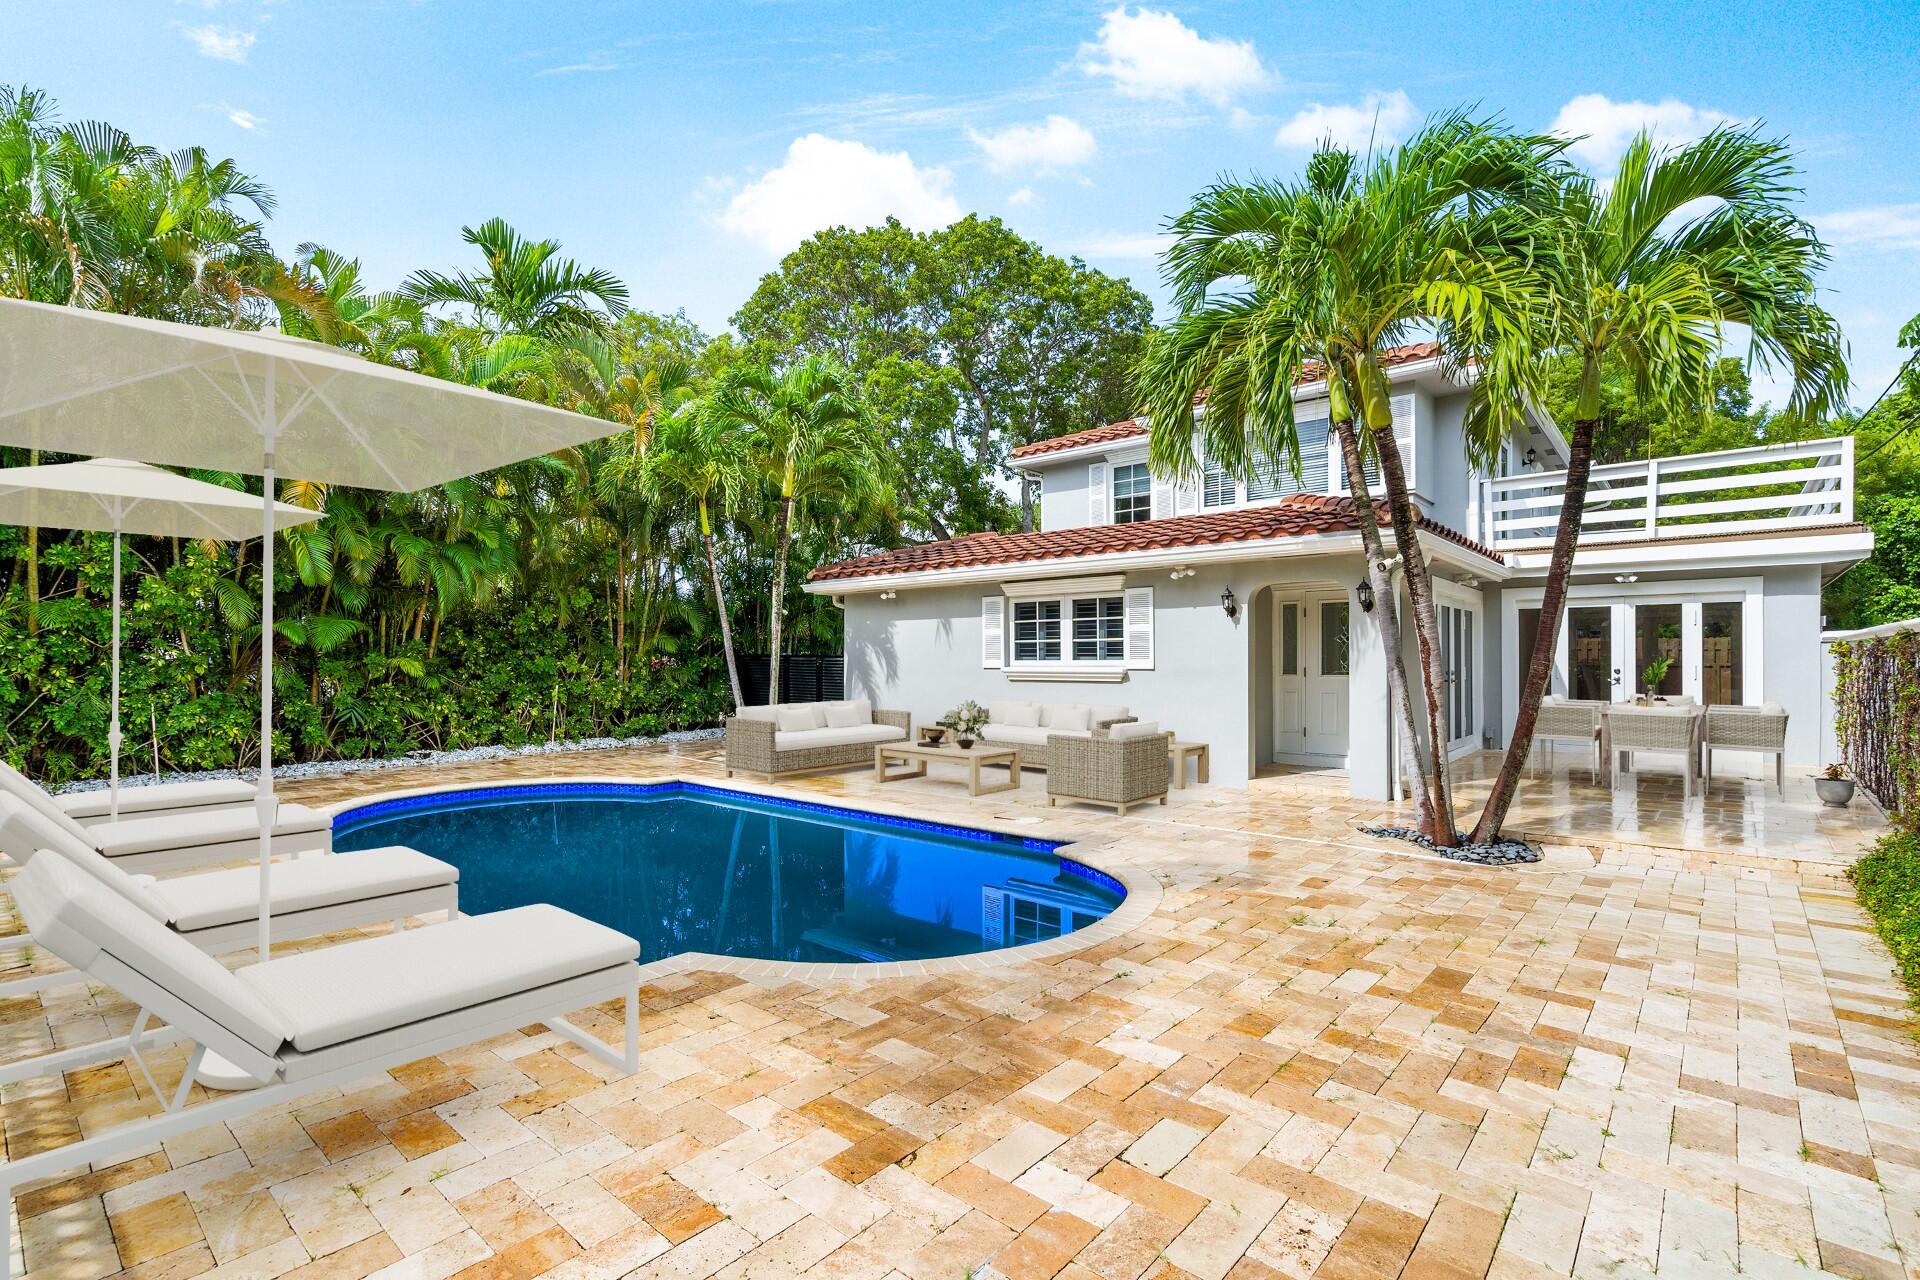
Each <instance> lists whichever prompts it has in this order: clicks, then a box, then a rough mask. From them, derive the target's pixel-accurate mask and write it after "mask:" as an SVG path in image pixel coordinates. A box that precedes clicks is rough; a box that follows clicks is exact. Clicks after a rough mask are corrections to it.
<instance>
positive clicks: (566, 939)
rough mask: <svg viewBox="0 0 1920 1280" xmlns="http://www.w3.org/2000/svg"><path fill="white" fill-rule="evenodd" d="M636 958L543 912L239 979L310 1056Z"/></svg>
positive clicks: (401, 937) (613, 941)
mask: <svg viewBox="0 0 1920 1280" xmlns="http://www.w3.org/2000/svg"><path fill="white" fill-rule="evenodd" d="M180 945H182V946H186V947H188V948H189V949H191V946H190V944H188V943H184V942H183V943H181V944H180ZM195 954H198V953H197V952H196V953H195ZM639 954H640V944H639V943H637V942H635V941H634V940H633V939H632V938H629V937H627V936H626V935H625V934H623V933H616V932H615V931H614V930H612V929H609V928H607V927H606V926H604V925H599V924H595V923H594V922H593V921H591V920H584V919H582V918H581V917H579V916H576V915H573V914H572V913H570V912H567V911H562V910H561V909H560V908H559V907H554V906H548V905H546V904H544V903H541V904H537V905H534V906H529V907H515V908H513V909H512V910H510V911H495V912H491V913H489V914H487V915H482V916H468V917H466V918H464V919H461V920H455V921H451V922H449V923H447V924H439V925H434V926H433V927H432V928H428V929H410V930H408V931H407V932H405V933H388V934H382V935H380V936H379V937H374V938H363V939H359V940H357V941H354V942H350V943H347V944H345V945H342V946H337V947H323V948H321V949H319V950H317V951H306V952H302V953H300V954H298V955H291V956H285V957H283V958H281V959H278V960H270V961H268V962H267V963H265V964H256V965H249V966H248V967H246V968H244V969H241V970H240V971H239V972H238V974H237V975H236V976H237V977H238V979H239V981H240V982H242V983H243V984H245V986H246V988H247V990H248V991H249V992H250V993H251V994H252V995H253V996H254V997H256V998H257V999H258V1000H259V1001H260V1002H261V1003H262V1004H264V1005H265V1006H267V1007H268V1008H269V1009H272V1010H273V1011H274V1012H275V1013H276V1014H278V1015H279V1016H280V1017H281V1018H282V1019H284V1020H285V1022H286V1024H287V1025H288V1026H289V1028H290V1035H289V1038H290V1039H291V1040H292V1041H293V1045H294V1048H296V1049H299V1050H301V1051H302V1052H309V1053H310V1052H312V1051H313V1050H315V1049H324V1048H326V1047H327V1046H328V1045H331V1044H339V1043H341V1042H342V1041H345V1040H353V1039H357V1038H358V1037H360V1036H366V1035H373V1034H375V1033H377V1032H381V1031H386V1030H389V1029H391V1028H394V1027H403V1026H406V1025H407V1024H409V1023H413V1022H420V1021H422V1020H423V1019H426V1018H432V1017H438V1016H439V1015H441V1014H445V1013H454V1012H457V1011H458V1010H461V1009H467V1008H471V1007H472V1006H474V1005H478V1004H484V1003H485V1002H487V1001H489V1000H498V999H501V998H502V997H504V996H510V995H514V994H517V993H519V992H522V991H532V990H534V989H536V988H539V987H544V986H547V985H549V984H551V983H555V982H564V981H565V980H567V979H569V978H576V977H580V976H582V975H585V974H591V973H595V972H598V971H600V970H603V969H609V968H612V967H614V966H616V965H621V964H625V963H628V962H629V961H632V960H634V959H636V958H637V957H638V956H639ZM208 963H210V964H211V963H212V961H208ZM215 967H218V966H215ZM222 972H224V970H222Z"/></svg>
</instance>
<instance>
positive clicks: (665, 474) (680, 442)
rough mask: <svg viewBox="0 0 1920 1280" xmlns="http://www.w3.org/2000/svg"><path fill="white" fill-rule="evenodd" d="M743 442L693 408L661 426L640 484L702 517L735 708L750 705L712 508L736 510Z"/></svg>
mask: <svg viewBox="0 0 1920 1280" xmlns="http://www.w3.org/2000/svg"><path fill="white" fill-rule="evenodd" d="M742 445H743V441H742V440H741V437H740V436H739V434H738V433H737V432H733V431H729V430H728V429H727V428H726V426H725V425H724V424H723V422H722V421H721V419H720V418H719V417H718V416H717V415H715V414H713V413H710V412H707V411H705V410H704V407H703V406H696V405H689V406H687V407H686V408H684V409H682V410H681V411H680V412H678V413H674V414H670V415H668V416H667V417H665V418H663V419H661V420H660V422H659V425H658V427H657V428H656V429H655V432H654V437H653V444H652V447H651V448H649V449H648V450H647V453H646V461H645V463H644V464H643V470H642V478H641V483H642V484H643V485H644V486H645V488H646V490H647V491H648V492H649V493H651V494H655V495H658V496H661V497H678V498H681V499H684V500H687V501H691V502H692V503H693V504H694V506H695V507H696V509H697V510H698V512H699V519H700V542H701V545H702V546H703V547H704V548H705V550H706V553H707V573H708V576H709V577H710V579H711V580H712V584H713V611H714V614H715V616H716V617H718V618H719V620H720V645H721V648H722V649H723V650H724V651H725V652H726V655H727V683H728V685H729V687H731V689H732V690H733V705H734V707H735V708H736V709H737V708H739V707H741V706H744V705H745V700H744V698H743V697H742V696H741V692H740V668H739V664H738V662H737V661H736V660H735V658H734V652H733V624H732V622H731V620H730V619H729V617H728V615H727V595H726V590H725V588H724V587H722V586H721V584H720V559H719V556H718V555H717V554H716V552H715V550H714V543H713V506H714V504H715V503H719V504H720V505H721V507H722V509H723V510H724V509H725V508H727V507H731V506H732V504H733V503H734V501H735V500H736V499H737V497H738V495H739V492H740V489H741V487H742V485H743V484H744V482H745V480H746V478H747V460H746V456H745V450H744V449H743V447H742Z"/></svg>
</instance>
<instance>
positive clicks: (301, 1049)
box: [0, 854, 640, 1280]
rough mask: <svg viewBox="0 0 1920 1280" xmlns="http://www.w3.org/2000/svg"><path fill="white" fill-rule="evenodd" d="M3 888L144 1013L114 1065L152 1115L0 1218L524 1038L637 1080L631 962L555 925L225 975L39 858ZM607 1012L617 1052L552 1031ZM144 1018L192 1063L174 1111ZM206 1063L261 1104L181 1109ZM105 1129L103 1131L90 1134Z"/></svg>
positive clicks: (510, 917) (63, 1159)
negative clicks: (205, 1135) (45, 1193)
mask: <svg viewBox="0 0 1920 1280" xmlns="http://www.w3.org/2000/svg"><path fill="white" fill-rule="evenodd" d="M12 888H13V892H14V900H15V901H16V903H18V905H19V907H20V911H21V914H22V915H23V916H25V918H26V922H27V925H28V927H29V928H30V929H32V930H33V933H34V936H35V937H36V938H38V939H39V940H40V943H41V945H43V946H45V947H46V948H47V950H49V951H51V952H53V953H54V954H55V955H56V956H58V957H60V959H62V960H64V961H66V962H67V963H68V964H70V965H72V966H73V967H74V968H76V969H79V970H82V971H84V972H85V973H86V975H87V976H88V977H89V978H91V979H92V980H94V981H95V982H99V983H101V984H103V985H105V986H107V987H110V988H112V989H113V990H115V991H117V992H119V993H120V994H121V995H122V996H124V997H126V999H128V1000H129V1001H130V1002H132V1003H133V1004H134V1005H136V1006H137V1007H138V1008H139V1010H140V1012H139V1014H138V1015H137V1016H136V1018H135V1021H134V1025H133V1029H132V1032H131V1033H130V1034H129V1035H128V1036H126V1037H123V1038H122V1039H121V1040H120V1041H119V1042H118V1044H119V1046H120V1049H119V1053H120V1054H121V1055H124V1056H126V1057H128V1058H129V1059H130V1060H131V1062H132V1064H133V1066H135V1067H136V1068H137V1069H138V1073H139V1076H140V1077H142V1078H144V1079H145V1080H146V1082H147V1084H148V1085H149V1087H151V1088H153V1091H154V1093H155V1094H156V1095H157V1096H159V1097H160V1099H161V1102H162V1106H163V1107H164V1111H163V1113H162V1114H160V1115H154V1116H148V1117H146V1118H144V1119H140V1120H135V1121H132V1122H131V1123H127V1124H121V1125H115V1126H113V1127H94V1126H89V1129H90V1132H89V1134H88V1136H87V1137H85V1138H82V1139H81V1140H80V1141H78V1142H73V1143H69V1144H67V1145H65V1146H60V1147H55V1148H53V1149H52V1150H46V1151H38V1152H36V1153H35V1154H31V1155H25V1156H21V1157H19V1158H16V1159H12V1160H8V1161H7V1162H5V1163H4V1164H0V1204H5V1205H7V1206H9V1208H10V1207H11V1203H12V1198H13V1194H14V1191H15V1189H16V1188H18V1187H21V1186H23V1185H25V1184H27V1183H30V1182H35V1181H38V1180H40V1179H43V1178H48V1177H51V1176H53V1175H56V1174H60V1173H65V1172H68V1171H70V1170H84V1169H87V1168H89V1167H92V1168H95V1169H103V1168H106V1167H107V1166H108V1165H111V1164H114V1163H117V1162H118V1161H121V1160H124V1159H125V1158H127V1157H128V1156H130V1155H132V1154H134V1153H135V1152H139V1151H150V1150H157V1149H158V1148H159V1145H160V1144H161V1143H162V1142H164V1141H165V1140H166V1139H168V1138H171V1137H174V1136H176V1135H178V1134H182V1133H187V1132H190V1131H193V1130H196V1129H202V1128H205V1127H207V1126H209V1125H214V1124H221V1123H225V1122H227V1121H230V1120H233V1119H236V1118H238V1117H240V1116H244V1115H250V1114H252V1113H254V1112H258V1111H262V1110H266V1109H268V1108H272V1107H280V1106H285V1105H286V1104H287V1103H289V1102H291V1101H293V1100H294V1099H296V1098H298V1097H301V1096H303V1095H307V1094H312V1093H318V1092H320V1091H322V1090H326V1089H332V1088H337V1087H340V1086H343V1085H348V1084H350V1083H354V1082H360V1083H364V1081H365V1080H366V1078H367V1077H368V1076H370V1075H373V1074H375V1073H378V1072H381V1071H385V1070H387V1069H388V1068H391V1067H396V1066H399V1065H401V1064H403V1063H407V1062H414V1061H417V1060H419V1059H421V1058H426V1057H431V1056H433V1055H434V1054H438V1053H444V1052H446V1051H448V1050H450V1049H456V1048H459V1047H461V1046H463V1045H469V1044H474V1043H476V1042H478V1041H482V1040H486V1039H489V1038H491V1037H493V1036H500V1035H507V1034H510V1033H512V1032H515V1031H518V1030H520V1029H521V1028H524V1027H526V1026H528V1025H529V1024H531V1023H545V1024H546V1026H547V1027H549V1028H550V1029H551V1030H552V1031H554V1032H555V1033H556V1034H558V1035H559V1036H561V1037H562V1038H564V1039H566V1040H569V1041H571V1042H573V1043H574V1044H576V1045H579V1046H580V1047H581V1048H583V1049H585V1050H586V1051H587V1052H589V1053H591V1054H593V1055H594V1056H595V1057H597V1058H599V1059H601V1060H602V1061H604V1062H606V1063H608V1064H610V1065H611V1066H612V1067H613V1068H614V1069H615V1070H616V1071H619V1072H621V1073H623V1074H628V1075H630V1074H632V1073H633V1072H634V1071H636V1070H638V1068H639V1053H640V1044H639V1041H640V1007H639V967H638V965H637V964H635V960H636V959H637V958H638V956H639V954H640V944H639V943H637V942H635V941H634V940H633V939H632V938H629V937H627V936H626V935H624V934H621V933H616V932H615V931H614V930H612V929H608V928H606V927H604V926H602V925H598V924H595V923H594V922H592V921H590V920H585V919H582V918H581V917H579V916H576V915H572V914H570V913H568V912H565V911H562V910H560V909H559V908H558V907H552V906H544V905H543V906H528V907H517V908H514V909H513V910H510V911H496V912H493V913H491V914H489V915H483V916H469V917H465V918H463V919H460V920H455V921H452V922H450V923H448V924H444V925H436V926H434V927H433V928H431V929H415V930H413V931H411V932H408V933H396V934H386V935H383V936H381V937H375V938H363V939H358V940H356V941H352V942H344V943H341V944H340V945H338V946H334V947H328V948H325V949H323V950H319V951H309V952H305V953H302V954H299V955H293V956H287V957H285V958H282V959H275V960H269V961H267V962H265V963H263V964H253V965H247V966H245V967H243V968H240V969H237V970H232V971H229V970H228V969H226V968H225V967H223V966H222V965H221V964H220V963H219V962H218V961H217V960H214V959H213V958H211V957H210V956H207V955H205V954H203V953H202V952H200V951H199V950H197V949H196V948H195V947H194V946H193V945H192V944H191V943H188V942H187V941H185V940H184V939H182V938H180V937H179V936H177V935H175V934H173V933H171V932H169V931H168V930H167V929H166V928H165V927H163V926H162V925H161V924H160V923H159V922H157V921H155V920H153V919H151V918H149V917H148V916H147V915H145V914H144V913H142V912H141V911H140V910H139V909H138V908H136V907H134V906H133V905H132V904H131V903H128V902H126V901H125V900H123V899H122V898H120V897H119V896H118V895H117V894H115V893H113V892H111V891H110V890H108V889H107V888H106V887H105V886H104V885H102V884H100V883H99V882H98V881H97V880H95V879H94V878H93V877H91V876H89V875H87V874H86V873H85V872H83V871H81V870H80V869H78V868H77V867H75V866H73V865H72V864H71V863H69V862H67V860H66V859H65V858H62V857H61V856H60V855H58V854H53V855H50V856H42V857H35V858H34V859H33V860H32V861H31V862H29V863H28V864H27V867H26V869H25V870H24V871H22V872H21V873H20V874H19V875H18V876H16V877H15V878H14V880H13V884H12ZM614 1000H624V1001H625V1005H626V1018H625V1022H626V1043H625V1045H624V1048H623V1049H615V1048H614V1047H612V1046H610V1045H608V1044H606V1043H605V1042H603V1041H601V1040H600V1039H599V1038H598V1037H596V1036H593V1035H591V1034H589V1033H587V1032H585V1031H583V1030H581V1029H579V1028H578V1027H575V1026H574V1025H573V1024H572V1023H570V1022H568V1021H566V1019H565V1017H564V1015H566V1014H570V1013H573V1012H575V1011H576V1010H581V1009H589V1008H592V1007H593V1006H595V1005H599V1004H602V1003H605V1002H608V1001H614ZM155 1017H157V1018H160V1019H163V1020H164V1021H165V1022H166V1023H167V1025H168V1028H169V1032H168V1034H169V1036H170V1037H172V1038H185V1039H186V1040H188V1041H190V1042H191V1043H192V1044H193V1046H194V1047H193V1049H192V1052H191V1055H190V1056H189V1058H188V1059H187V1063H186V1069H185V1071H184V1072H183V1073H182V1075H181V1078H180V1082H179V1084H178V1085H177V1086H176V1087H175V1088H174V1090H173V1092H172V1094H171V1096H170V1097H169V1096H168V1095H167V1094H165V1093H162V1092H161V1090H160V1088H159V1087H158V1085H157V1083H156V1082H155V1081H154V1079H153V1075H152V1073H151V1071H150V1070H149V1069H148V1067H147V1064H146V1061H145V1059H144V1058H142V1057H141V1055H140V1053H139V1048H138V1045H139V1043H140V1040H141V1037H142V1035H143V1033H144V1032H145V1028H146V1023H147V1022H148V1021H149V1020H151V1019H152V1018H155ZM208 1052H213V1053H217V1054H219V1055H220V1056H221V1057H222V1058H224V1059H226V1060H227V1061H228V1062H229V1063H231V1064H233V1065H234V1066H235V1067H237V1068H239V1069H240V1070H241V1071H243V1072H245V1073H246V1074H248V1075H249V1076H251V1077H252V1078H253V1079H254V1080H257V1081H259V1082H260V1083H261V1085H262V1086H263V1087H261V1088H258V1089H254V1090H250V1091H242V1092H236V1093H226V1094H221V1095H218V1096H217V1097H216V1098H215V1099H214V1100H212V1101H208V1102H203V1103H201V1104H199V1105H196V1106H193V1107H188V1106H187V1105H186V1104H187V1100H188V1098H189V1096H190V1094H191V1089H192V1084H193V1081H194V1077H195V1075H196V1073H197V1072H198V1071H199V1069H200V1065H201V1062H202V1060H203V1059H204V1057H205V1055H206V1054H207V1053H208ZM122 1114H124V1112H122ZM108 1123H110V1121H109V1118H108V1117H107V1116H105V1115H102V1116H101V1117H100V1125H101V1126H105V1125H107V1124H108ZM28 1149H29V1150H31V1148H28ZM9 1216H10V1215H9ZM10 1272H11V1251H9V1254H8V1259H7V1261H6V1262H0V1280H7V1276H8V1275H9V1273H10Z"/></svg>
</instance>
